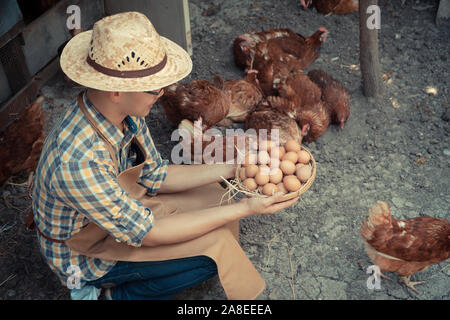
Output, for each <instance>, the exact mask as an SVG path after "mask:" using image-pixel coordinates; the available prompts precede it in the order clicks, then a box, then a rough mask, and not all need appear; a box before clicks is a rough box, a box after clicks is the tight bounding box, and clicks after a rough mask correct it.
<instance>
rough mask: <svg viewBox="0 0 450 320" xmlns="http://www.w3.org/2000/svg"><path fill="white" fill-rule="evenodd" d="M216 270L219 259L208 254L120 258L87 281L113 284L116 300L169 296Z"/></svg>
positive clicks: (164, 298)
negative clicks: (158, 258)
mask: <svg viewBox="0 0 450 320" xmlns="http://www.w3.org/2000/svg"><path fill="white" fill-rule="evenodd" d="M216 274H217V266H216V263H215V262H214V260H212V259H211V258H209V257H207V256H195V257H189V258H182V259H173V260H165V261H149V262H125V261H118V262H117V264H116V265H115V266H114V267H113V268H112V269H111V270H110V271H109V272H108V273H107V274H105V275H104V276H103V277H101V278H99V279H97V280H94V281H89V282H88V283H87V284H89V285H93V286H95V287H97V288H112V289H111V296H112V299H113V300H150V299H155V300H167V299H169V298H171V297H173V296H174V295H176V294H177V293H179V292H181V291H183V290H185V289H188V288H190V287H193V286H195V285H197V284H200V283H201V282H203V281H205V280H207V279H209V278H212V277H213V276H215V275H216Z"/></svg>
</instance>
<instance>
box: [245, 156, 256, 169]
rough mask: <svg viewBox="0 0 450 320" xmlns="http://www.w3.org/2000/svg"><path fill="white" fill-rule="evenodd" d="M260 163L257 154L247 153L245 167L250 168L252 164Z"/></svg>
mask: <svg viewBox="0 0 450 320" xmlns="http://www.w3.org/2000/svg"><path fill="white" fill-rule="evenodd" d="M257 163H258V155H257V154H256V153H247V154H246V155H245V158H244V167H247V166H249V165H250V164H257Z"/></svg>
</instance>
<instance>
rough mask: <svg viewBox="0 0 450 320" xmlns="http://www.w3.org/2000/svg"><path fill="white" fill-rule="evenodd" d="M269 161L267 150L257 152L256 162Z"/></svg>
mask: <svg viewBox="0 0 450 320" xmlns="http://www.w3.org/2000/svg"><path fill="white" fill-rule="evenodd" d="M269 162H270V155H269V153H268V152H267V151H259V152H258V163H259V164H268V163H269Z"/></svg>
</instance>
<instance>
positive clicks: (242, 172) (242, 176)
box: [239, 168, 247, 181]
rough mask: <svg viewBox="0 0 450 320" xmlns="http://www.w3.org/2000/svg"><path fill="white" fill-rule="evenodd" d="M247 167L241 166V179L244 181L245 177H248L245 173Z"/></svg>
mask: <svg viewBox="0 0 450 320" xmlns="http://www.w3.org/2000/svg"><path fill="white" fill-rule="evenodd" d="M246 169H247V168H241V169H240V170H239V179H241V181H244V180H245V179H247V176H246V175H245V171H246Z"/></svg>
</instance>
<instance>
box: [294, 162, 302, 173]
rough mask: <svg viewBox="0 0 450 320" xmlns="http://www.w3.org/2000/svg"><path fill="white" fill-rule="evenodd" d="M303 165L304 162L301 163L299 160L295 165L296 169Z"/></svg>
mask: <svg viewBox="0 0 450 320" xmlns="http://www.w3.org/2000/svg"><path fill="white" fill-rule="evenodd" d="M303 166H304V164H303V163H299V162H298V163H297V164H296V165H295V170H296V171H297V169H298V168H300V167H303Z"/></svg>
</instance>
